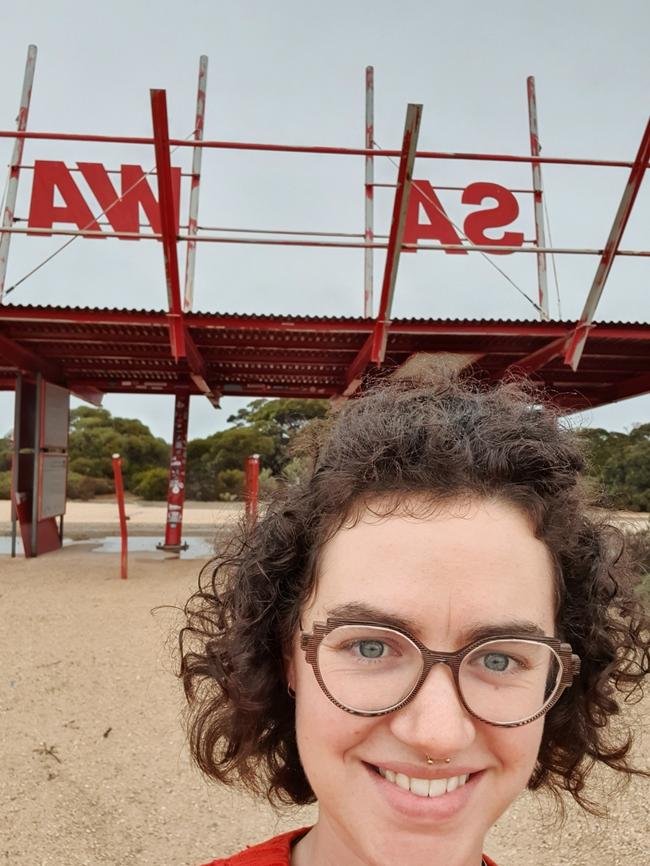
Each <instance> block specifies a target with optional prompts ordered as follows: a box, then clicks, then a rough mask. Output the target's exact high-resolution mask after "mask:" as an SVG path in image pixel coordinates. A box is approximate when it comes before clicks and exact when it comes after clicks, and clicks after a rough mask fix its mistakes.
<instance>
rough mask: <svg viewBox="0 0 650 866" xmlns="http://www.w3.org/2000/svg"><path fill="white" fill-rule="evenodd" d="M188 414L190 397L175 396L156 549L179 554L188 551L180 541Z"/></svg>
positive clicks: (184, 395) (185, 545) (186, 395)
mask: <svg viewBox="0 0 650 866" xmlns="http://www.w3.org/2000/svg"><path fill="white" fill-rule="evenodd" d="M189 415H190V397H189V394H177V395H176V399H175V401H174V436H173V440H172V453H171V459H170V461H169V486H168V488H167V521H166V523H165V541H164V543H163V544H159V545H158V549H159V550H168V551H171V552H172V553H179V552H180V551H181V550H187V547H188V546H187V544H183V543H182V541H181V533H182V529H183V505H184V503H185V465H186V458H187V425H188V421H189Z"/></svg>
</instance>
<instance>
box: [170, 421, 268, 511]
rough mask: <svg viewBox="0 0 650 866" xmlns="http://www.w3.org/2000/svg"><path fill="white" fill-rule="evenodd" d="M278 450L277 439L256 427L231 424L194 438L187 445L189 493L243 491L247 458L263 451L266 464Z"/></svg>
mask: <svg viewBox="0 0 650 866" xmlns="http://www.w3.org/2000/svg"><path fill="white" fill-rule="evenodd" d="M274 450H275V443H274V441H273V439H272V438H271V437H270V436H266V435H264V434H263V433H261V432H260V431H259V430H256V429H255V428H253V427H231V428H230V429H228V430H220V431H219V432H218V433H214V434H213V435H212V436H208V437H207V438H206V439H193V440H192V441H191V442H190V443H189V444H188V448H187V476H186V493H187V496H188V497H189V498H190V499H204V500H213V499H220V498H232V497H233V495H234V496H237V495H241V491H242V490H243V469H244V461H245V460H246V458H247V457H249V456H250V455H251V454H259V455H260V457H261V458H262V463H263V464H265V463H267V462H268V460H269V459H270V458H271V457H272V456H273V453H274ZM233 473H241V476H239V475H237V474H233Z"/></svg>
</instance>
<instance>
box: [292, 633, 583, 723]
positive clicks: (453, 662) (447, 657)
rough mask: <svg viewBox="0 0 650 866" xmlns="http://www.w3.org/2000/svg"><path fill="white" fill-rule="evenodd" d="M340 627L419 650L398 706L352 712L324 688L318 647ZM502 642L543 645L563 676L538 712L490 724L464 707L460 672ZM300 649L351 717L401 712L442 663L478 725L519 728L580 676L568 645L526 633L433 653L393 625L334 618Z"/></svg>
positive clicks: (303, 638)
mask: <svg viewBox="0 0 650 866" xmlns="http://www.w3.org/2000/svg"><path fill="white" fill-rule="evenodd" d="M342 625H351V626H372V627H373V628H382V629H386V630H388V631H394V632H397V633H398V634H401V635H403V636H404V637H406V638H408V639H409V640H410V641H411V642H412V643H413V644H415V646H416V647H417V648H418V649H419V651H420V653H421V655H422V660H423V665H422V673H421V674H420V677H419V678H418V680H417V682H416V683H415V685H414V686H413V688H412V689H411V691H410V692H409V693H408V694H407V695H406V697H405V698H403V699H402V700H401V701H399V703H397V704H395V705H394V706H392V707H388V708H387V709H383V710H355V709H352V708H350V707H346V706H345V705H344V704H342V703H341V702H340V701H338V700H337V699H336V698H335V697H334V695H332V694H331V693H330V692H329V690H328V688H327V686H326V685H325V682H324V680H323V677H322V676H321V672H320V669H319V666H318V648H319V646H320V644H321V642H322V640H323V638H325V637H326V636H327V635H328V634H330V632H332V631H334V629H336V628H339V626H342ZM502 640H523V641H526V642H528V643H540V644H544V645H545V646H549V647H550V648H551V649H552V650H554V652H555V654H556V655H557V657H558V658H559V659H560V663H561V665H562V676H561V677H560V682H559V685H558V686H557V690H556V692H555V694H553V695H552V696H551V698H550V699H549V700H548V701H547V703H546V704H545V705H544V706H543V707H542V709H541V710H539V711H538V712H537V713H535V714H534V715H532V716H530V718H527V719H523V720H519V721H516V722H491V721H490V720H489V719H484V718H483V717H482V716H479V715H478V713H475V712H474V711H473V710H472V709H471V707H468V706H467V704H466V703H465V698H464V697H463V694H462V692H461V689H460V681H459V672H460V666H461V664H462V662H463V659H464V658H465V656H467V655H469V653H471V652H472V650H475V649H476V648H477V647H480V646H482V645H483V644H488V643H491V642H493V641H502ZM300 648H301V649H302V650H304V652H305V659H306V661H307V663H308V664H310V665H311V666H312V668H313V670H314V676H315V677H316V680H317V682H318V685H319V686H320V687H321V689H322V690H323V692H324V693H325V694H326V695H327V697H328V698H329V699H330V701H331V702H332V703H333V704H334V705H335V706H337V707H338V708H339V709H341V710H344V712H346V713H351V714H352V715H353V716H364V717H372V716H386V715H388V713H394V712H396V711H397V710H401V709H402V707H404V706H406V704H408V703H409V702H410V701H412V700H413V698H414V697H415V696H416V695H417V693H418V692H419V691H420V688H421V687H422V684H423V683H424V681H425V680H426V678H427V676H428V675H429V671H430V670H431V668H432V667H433V666H434V665H435V664H445V665H447V667H449V668H450V669H451V672H452V675H453V677H454V684H455V686H456V694H457V695H458V698H459V700H460V702H461V704H462V705H463V707H465V709H466V710H467V712H468V713H469V714H470V715H471V716H473V717H474V718H475V719H478V720H479V721H481V722H485V723H486V724H488V725H493V726H495V727H498V728H518V727H521V726H522V725H528V724H530V723H531V722H534V721H535V720H536V719H539V718H540V717H541V716H543V715H545V714H546V713H547V712H548V711H549V710H550V709H551V707H553V706H554V705H555V704H556V703H557V702H558V701H559V699H560V697H561V696H562V695H563V693H564V691H565V689H568V688H569V687H570V686H571V685H572V684H573V681H574V679H575V677H576V676H577V675H578V674H579V673H580V657H579V656H577V655H576V654H575V653H574V652H573V650H572V648H571V644H568V643H565V642H563V641H561V640H559V639H558V638H554V637H532V636H531V635H529V634H515V633H512V634H495V635H494V636H492V637H484V638H481V639H480V640H476V641H472V643H470V644H467V646H464V647H462V649H459V650H458V651H457V652H454V653H445V652H435V651H434V650H431V649H429V647H427V646H425V645H424V644H423V643H422V642H421V641H419V640H418V639H417V638H416V637H414V635H412V634H410V633H409V632H408V631H406V630H405V629H402V628H398V627H396V626H393V625H387V624H386V623H382V622H375V621H370V620H359V619H337V618H335V617H328V619H327V622H325V623H322V622H315V623H314V624H313V626H312V633H311V634H308V633H307V632H302V633H301V635H300Z"/></svg>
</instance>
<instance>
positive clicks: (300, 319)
mask: <svg viewBox="0 0 650 866" xmlns="http://www.w3.org/2000/svg"><path fill="white" fill-rule="evenodd" d="M0 321H2V322H6V323H10V324H11V326H12V327H16V326H20V325H23V324H24V325H25V327H27V324H28V323H29V322H35V323H37V325H43V326H48V327H49V326H56V325H72V326H74V325H81V326H87V327H88V328H93V327H111V326H123V327H124V330H123V331H122V330H120V331H119V332H118V333H111V332H108V331H107V332H106V333H102V332H97V331H95V332H92V331H88V332H85V331H79V332H76V331H75V330H74V328H71V329H70V330H66V331H64V332H61V334H59V332H58V331H52V332H50V331H48V330H47V329H46V328H45V327H44V329H43V330H40V329H38V330H35V331H34V337H33V338H34V339H35V340H44V341H49V340H57V339H59V336H61V338H62V339H65V340H69V339H76V338H78V339H79V340H80V341H82V342H106V343H110V342H111V341H115V342H120V343H121V342H125V341H128V340H133V341H134V343H138V344H146V343H147V342H149V341H151V342H155V343H161V342H163V340H164V339H166V338H164V337H163V336H162V334H161V331H160V329H161V328H164V329H165V330H166V329H167V316H166V314H165V312H164V311H160V310H110V309H92V308H67V307H47V306H44V307H32V306H23V307H21V306H18V305H10V306H3V307H1V308H0ZM185 322H186V324H187V326H188V328H189V329H192V330H193V331H194V332H195V333H196V335H197V337H200V338H206V337H210V336H211V335H212V334H214V335H215V336H217V335H218V338H219V339H222V335H223V332H224V331H230V332H234V334H233V333H231V335H230V336H233V335H234V337H236V338H237V339H243V340H249V339H250V340H258V339H260V338H262V339H263V334H264V333H267V332H276V333H281V334H282V341H283V345H284V341H285V340H287V339H288V338H289V337H290V335H295V337H296V341H298V340H299V339H301V338H302V337H303V336H304V335H305V334H313V335H314V337H315V339H316V340H318V338H319V337H322V338H323V342H322V343H319V344H318V345H319V346H320V347H322V348H323V349H327V348H328V345H329V344H328V342H327V338H328V336H331V337H334V338H335V337H338V336H340V337H341V338H342V339H344V338H345V335H348V336H349V338H350V339H354V337H355V336H357V337H358V338H359V339H365V338H366V337H367V336H368V335H369V334H370V333H372V324H371V323H369V322H368V320H367V319H362V318H354V317H346V318H337V317H331V318H326V317H323V318H322V319H319V318H316V319H315V318H313V317H310V316H283V317H279V316H264V315H237V314H232V315H226V314H222V313H187V314H186V315H185ZM22 333H23V332H21V337H22ZM391 334H393V335H404V336H406V335H409V336H414V335H431V336H433V335H440V334H444V335H449V336H456V337H464V336H468V335H474V336H478V337H481V336H485V337H552V338H557V337H566V335H567V325H566V324H565V323H563V322H552V321H550V322H540V321H535V320H529V321H528V320H521V321H499V320H490V319H488V320H481V319H468V320H462V319H460V320H459V319H451V320H446V319H393V320H392V325H391ZM25 339H28V337H27V336H25ZM598 339H599V340H639V341H643V340H650V323H649V324H639V323H630V324H626V323H617V322H614V323H608V322H599V323H598ZM336 345H337V346H338V347H339V348H340V344H339V343H337V344H336ZM301 347H302V343H301V344H300V345H298V344H297V345H296V348H301ZM278 348H281V346H280V345H278ZM305 348H306V347H305ZM349 349H350V350H351V351H352V350H354V346H350V347H349Z"/></svg>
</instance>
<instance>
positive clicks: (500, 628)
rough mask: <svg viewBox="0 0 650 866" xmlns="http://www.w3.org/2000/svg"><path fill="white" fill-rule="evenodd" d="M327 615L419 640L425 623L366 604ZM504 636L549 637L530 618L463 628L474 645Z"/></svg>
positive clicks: (341, 607)
mask: <svg viewBox="0 0 650 866" xmlns="http://www.w3.org/2000/svg"><path fill="white" fill-rule="evenodd" d="M327 616H328V617H334V618H335V619H351V620H355V619H358V620H360V621H372V622H377V623H381V624H382V625H387V626H392V627H393V628H397V629H401V630H402V631H407V632H410V633H411V634H413V635H415V636H417V637H420V636H421V633H422V627H421V623H418V622H415V621H414V620H412V619H408V618H405V617H403V616H401V615H399V614H395V613H392V612H391V611H387V610H383V609H381V608H379V607H375V606H374V605H372V604H366V603H365V602H358V601H351V602H347V603H346V604H338V605H336V606H335V607H333V608H331V609H330V610H328V611H327ZM504 634H518V635H522V636H523V635H525V636H526V637H547V635H546V632H545V631H544V629H543V628H541V626H539V625H538V624H537V623H536V622H532V621H531V620H527V619H509V620H500V621H499V622H489V623H488V622H480V623H479V622H477V623H469V624H468V625H466V626H465V627H464V628H463V630H462V632H461V639H462V640H463V641H464V642H465V643H467V644H470V643H473V642H474V641H477V640H482V639H483V638H485V637H494V636H495V635H504Z"/></svg>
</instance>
